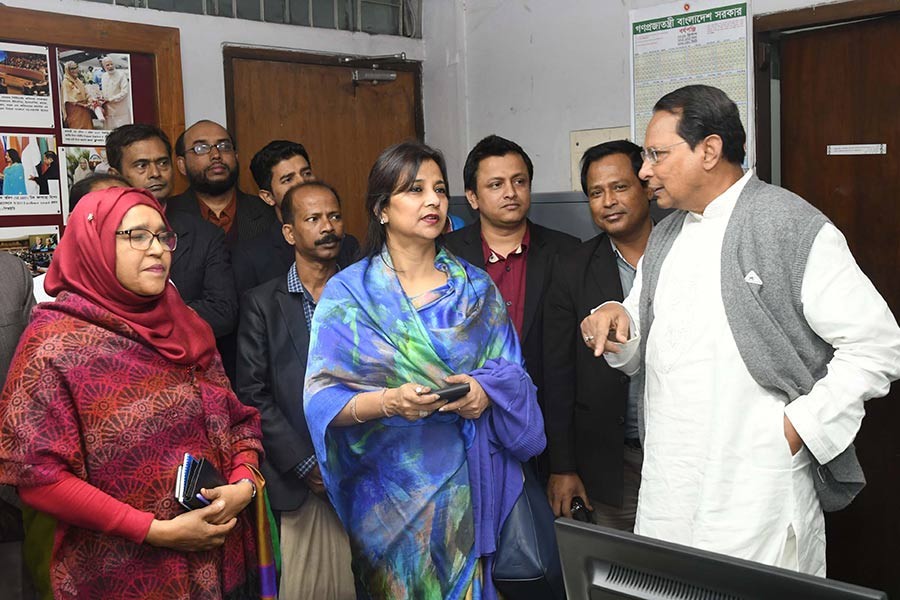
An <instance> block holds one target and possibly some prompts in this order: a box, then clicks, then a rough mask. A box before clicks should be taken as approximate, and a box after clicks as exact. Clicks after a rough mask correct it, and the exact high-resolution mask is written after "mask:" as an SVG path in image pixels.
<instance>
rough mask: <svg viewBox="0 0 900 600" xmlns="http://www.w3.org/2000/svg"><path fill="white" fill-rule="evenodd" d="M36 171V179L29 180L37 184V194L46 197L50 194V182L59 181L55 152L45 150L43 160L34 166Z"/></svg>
mask: <svg viewBox="0 0 900 600" xmlns="http://www.w3.org/2000/svg"><path fill="white" fill-rule="evenodd" d="M36 168H37V170H38V175H37V177H32V178H31V179H32V180H34V181H36V182H37V184H38V193H40V194H41V195H47V194H49V193H50V182H51V181H57V182H58V181H59V157H58V156H57V155H56V152H53V151H52V150H47V151H46V152H44V158H43V159H42V160H41V162H40V164H38V165H36Z"/></svg>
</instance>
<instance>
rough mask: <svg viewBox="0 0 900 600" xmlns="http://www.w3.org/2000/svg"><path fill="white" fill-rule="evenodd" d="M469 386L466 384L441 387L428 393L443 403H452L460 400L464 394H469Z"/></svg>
mask: <svg viewBox="0 0 900 600" xmlns="http://www.w3.org/2000/svg"><path fill="white" fill-rule="evenodd" d="M469 389H470V388H469V384H468V383H454V384H453V385H448V386H447V387H443V388H440V389H437V390H431V391H430V392H428V393H429V394H437V395H438V399H440V400H443V401H444V402H452V401H453V400H456V399H458V398H462V397H463V396H465V395H466V394H468V393H469Z"/></svg>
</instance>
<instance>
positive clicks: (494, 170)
mask: <svg viewBox="0 0 900 600" xmlns="http://www.w3.org/2000/svg"><path fill="white" fill-rule="evenodd" d="M533 178H534V166H533V165H532V163H531V159H530V158H529V157H528V154H526V153H525V150H523V149H522V147H521V146H519V145H518V144H516V143H515V142H512V141H510V140H507V139H504V138H501V137H499V136H496V135H490V136H488V137H486V138H484V139H483V140H481V141H480V142H478V143H477V144H476V145H475V147H474V148H472V150H471V152H469V155H468V157H467V158H466V164H465V167H464V169H463V179H464V183H465V188H466V199H467V200H468V201H469V205H470V206H471V207H472V208H473V209H475V210H477V211H478V215H479V220H478V221H477V222H476V223H474V224H472V225H469V226H468V227H464V228H462V229H460V230H458V231H454V232H451V233H449V234H447V235H446V237H445V239H444V243H445V245H446V247H447V248H448V249H449V250H450V251H451V252H453V253H454V254H456V255H457V256H459V257H460V258H463V259H465V260H467V261H469V262H470V263H472V264H473V265H475V266H476V267H480V268H482V269H485V270H486V271H487V272H488V274H489V275H490V276H491V278H492V279H493V280H494V283H496V284H497V287H498V288H499V289H500V293H501V295H502V296H503V299H504V301H505V302H506V307H507V310H508V311H509V315H510V318H511V319H512V322H513V325H515V327H516V331H517V332H518V334H519V338H520V340H521V343H522V351H523V354H524V356H525V368H526V369H527V370H528V374H529V375H530V376H531V379H532V381H533V382H534V384H535V385H536V386H537V388H538V403H539V404H541V407H542V408H543V406H544V375H543V346H544V340H543V336H544V331H543V310H544V295H545V294H546V292H547V288H548V287H549V285H550V274H551V273H552V272H553V267H554V264H555V262H556V258H557V255H558V254H561V255H562V256H564V257H565V256H566V255H567V254H568V253H569V252H571V250H572V249H574V248H575V247H576V246H577V245H578V243H579V240H578V238H575V237H573V236H571V235H569V234H567V233H563V232H561V231H555V230H553V229H548V228H546V227H541V226H540V225H536V224H534V223H532V222H531V221H529V220H528V219H527V216H528V209H529V207H530V206H531V182H532V180H533ZM537 468H538V473H539V474H540V475H541V476H542V478H546V475H547V470H546V468H545V465H544V460H543V459H541V458H540V457H539V458H538V460H537Z"/></svg>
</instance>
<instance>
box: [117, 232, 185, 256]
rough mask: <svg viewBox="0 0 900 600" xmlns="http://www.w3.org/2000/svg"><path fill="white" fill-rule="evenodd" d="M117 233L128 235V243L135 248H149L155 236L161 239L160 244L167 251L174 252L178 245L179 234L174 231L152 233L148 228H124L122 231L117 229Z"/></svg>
mask: <svg viewBox="0 0 900 600" xmlns="http://www.w3.org/2000/svg"><path fill="white" fill-rule="evenodd" d="M116 235H127V236H128V243H129V244H131V247H132V248H134V249H135V250H149V249H150V246H151V245H152V244H153V239H154V238H155V239H157V240H159V243H160V245H161V246H162V247H163V250H165V251H166V252H172V251H174V250H175V248H176V247H177V246H178V234H177V233H175V232H174V231H160V232H159V233H152V232H151V231H149V230H147V229H123V230H122V231H117V232H116Z"/></svg>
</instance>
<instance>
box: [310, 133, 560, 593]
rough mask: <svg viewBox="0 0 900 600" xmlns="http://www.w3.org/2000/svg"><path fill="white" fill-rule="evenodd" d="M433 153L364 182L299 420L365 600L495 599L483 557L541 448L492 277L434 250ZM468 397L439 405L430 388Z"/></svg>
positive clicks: (390, 161) (388, 155) (419, 150)
mask: <svg viewBox="0 0 900 600" xmlns="http://www.w3.org/2000/svg"><path fill="white" fill-rule="evenodd" d="M447 206H448V192H447V173H446V167H445V165H444V159H443V156H442V155H441V153H440V152H438V151H436V150H433V149H432V148H429V147H428V146H425V145H424V144H420V143H418V142H406V143H403V144H398V145H396V146H392V147H390V148H388V149H387V150H385V151H384V152H383V153H382V154H381V156H379V157H378V159H377V160H376V162H375V165H374V166H373V167H372V171H371V173H370V174H369V189H368V196H367V198H366V210H367V212H368V215H369V231H368V239H367V244H366V252H365V254H366V256H365V257H364V258H363V259H362V260H361V261H359V262H358V263H356V264H355V265H353V266H351V267H349V268H347V269H344V270H343V271H341V272H340V273H338V274H337V275H336V276H335V277H333V278H332V279H331V280H330V281H329V282H328V285H327V286H326V288H325V290H324V291H323V293H322V296H321V298H320V300H319V304H318V306H317V307H316V311H315V314H314V317H313V325H312V332H311V341H310V348H309V366H308V368H307V379H306V389H305V394H304V399H305V402H304V406H305V411H306V420H307V423H308V425H309V429H310V433H311V434H312V438H313V443H314V444H315V448H316V455H317V457H318V460H319V464H320V467H321V470H322V476H323V479H324V481H325V486H326V488H327V490H328V495H329V497H330V498H331V501H332V503H333V505H334V507H335V509H336V510H337V513H338V516H340V518H341V521H342V522H343V523H344V526H345V528H346V529H347V532H348V533H349V536H350V542H351V549H352V552H353V569H354V573H355V575H356V580H357V588H358V590H359V591H360V595H361V596H367V597H370V598H376V599H380V598H415V599H417V600H418V599H443V598H451V599H456V598H473V599H477V598H496V597H497V596H496V591H495V589H494V586H493V583H492V581H491V579H490V565H491V557H492V555H493V553H494V552H495V551H496V542H497V537H498V534H499V531H500V527H501V525H502V523H503V521H504V519H505V518H506V516H507V515H508V514H509V511H510V510H511V508H512V505H513V504H514V503H515V501H516V499H517V498H518V496H519V494H520V493H521V491H522V469H521V462H523V461H526V460H528V459H529V458H530V457H532V456H534V455H536V454H538V453H539V452H540V451H541V450H542V449H543V448H544V445H545V443H546V441H545V438H544V427H543V420H542V418H541V413H540V409H539V408H538V405H537V400H536V398H535V388H534V385H533V384H532V382H531V379H530V378H529V377H528V374H527V373H526V372H525V369H524V367H523V363H522V354H521V350H520V346H519V340H518V338H517V337H516V332H515V329H514V328H513V326H512V324H511V323H510V321H509V318H508V316H507V314H506V307H505V304H504V303H503V301H502V298H501V296H500V293H499V291H498V290H497V288H496V287H495V286H494V284H493V282H492V281H491V280H490V278H489V277H488V275H487V274H486V273H485V272H484V271H482V270H480V269H477V268H475V267H473V266H472V265H470V264H468V263H467V262H465V261H463V260H461V259H459V258H456V257H455V256H453V255H452V254H450V253H449V252H448V251H447V250H445V249H443V248H441V247H440V246H439V245H438V244H436V240H437V239H438V237H439V235H440V233H441V232H442V231H443V229H444V225H445V221H446V219H447ZM461 382H465V383H468V384H469V386H470V391H469V393H468V394H467V395H465V396H464V397H462V398H460V399H459V400H456V401H453V402H450V403H444V402H442V401H439V400H438V396H437V395H436V394H433V393H431V391H432V390H433V389H437V388H440V387H444V386H446V385H448V384H449V383H461Z"/></svg>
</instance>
